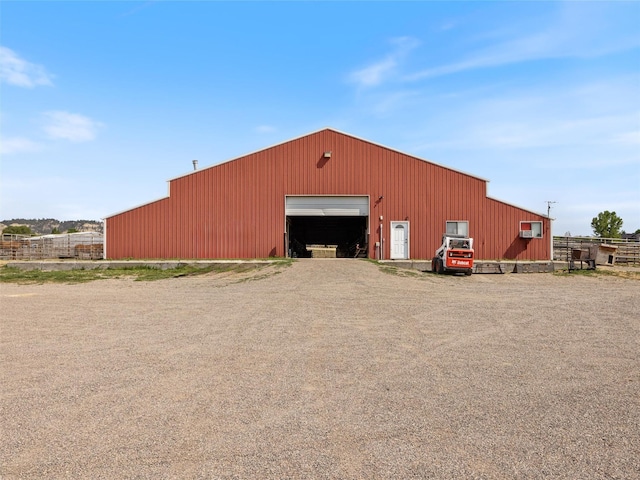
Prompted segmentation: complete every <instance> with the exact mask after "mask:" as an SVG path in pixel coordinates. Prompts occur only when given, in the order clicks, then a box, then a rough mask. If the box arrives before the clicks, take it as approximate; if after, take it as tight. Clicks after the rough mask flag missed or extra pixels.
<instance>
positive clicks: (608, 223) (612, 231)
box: [591, 210, 622, 238]
mask: <svg viewBox="0 0 640 480" xmlns="http://www.w3.org/2000/svg"><path fill="white" fill-rule="evenodd" d="M591 228H592V229H593V233H595V234H596V235H597V236H598V237H604V238H620V230H621V228H622V219H621V218H620V217H619V216H618V215H616V212H610V211H609V210H605V211H604V212H600V213H599V214H598V216H597V217H593V219H592V220H591Z"/></svg>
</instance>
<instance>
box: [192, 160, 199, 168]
mask: <svg viewBox="0 0 640 480" xmlns="http://www.w3.org/2000/svg"><path fill="white" fill-rule="evenodd" d="M191 163H193V169H194V170H197V169H198V160H194V161H193V162H191Z"/></svg>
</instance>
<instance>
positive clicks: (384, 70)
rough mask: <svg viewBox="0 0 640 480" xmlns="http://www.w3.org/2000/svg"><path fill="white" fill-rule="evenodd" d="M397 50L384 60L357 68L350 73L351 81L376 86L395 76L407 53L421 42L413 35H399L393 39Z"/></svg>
mask: <svg viewBox="0 0 640 480" xmlns="http://www.w3.org/2000/svg"><path fill="white" fill-rule="evenodd" d="M391 43H392V44H393V45H395V50H394V51H393V52H391V53H390V54H389V55H387V56H386V57H385V58H383V59H382V60H379V61H377V62H374V63H372V64H371V65H369V66H367V67H364V68H361V69H360V70H356V71H354V72H352V73H351V74H349V77H348V78H349V81H350V82H352V83H355V84H357V85H358V86H360V87H374V86H376V85H380V84H381V83H382V82H384V81H385V80H387V79H388V78H389V77H391V76H393V75H394V74H395V72H396V70H397V68H398V66H399V64H400V62H401V61H402V60H403V59H404V57H406V55H407V54H408V53H409V52H410V51H411V50H413V49H414V48H416V47H417V46H418V45H419V42H418V41H417V40H416V39H414V38H411V37H398V38H394V39H391Z"/></svg>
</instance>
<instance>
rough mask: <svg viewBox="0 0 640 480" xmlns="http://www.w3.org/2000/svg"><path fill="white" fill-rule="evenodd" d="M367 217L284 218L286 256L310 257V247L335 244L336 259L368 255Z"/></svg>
mask: <svg viewBox="0 0 640 480" xmlns="http://www.w3.org/2000/svg"><path fill="white" fill-rule="evenodd" d="M367 218H368V217H364V216H358V217H296V216H292V217H287V230H288V238H289V256H291V257H297V258H309V257H311V256H312V255H311V251H310V250H309V248H310V246H324V247H335V256H336V257H338V258H355V257H366V256H367Z"/></svg>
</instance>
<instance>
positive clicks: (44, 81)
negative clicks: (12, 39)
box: [0, 46, 53, 88]
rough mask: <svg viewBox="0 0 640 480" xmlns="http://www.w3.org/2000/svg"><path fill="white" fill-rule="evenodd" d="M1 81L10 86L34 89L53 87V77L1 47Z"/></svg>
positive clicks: (43, 69) (41, 67)
mask: <svg viewBox="0 0 640 480" xmlns="http://www.w3.org/2000/svg"><path fill="white" fill-rule="evenodd" d="M0 80H1V81H2V82H5V83H7V84H9V85H13V86H16V87H23V88H34V87H37V86H39V85H45V86H52V85H53V75H51V74H50V73H49V72H47V70H46V69H45V68H44V67H43V66H41V65H36V64H35V63H31V62H28V61H26V60H24V59H23V58H20V56H19V55H18V54H17V53H15V52H14V51H13V50H11V49H10V48H7V47H1V46H0Z"/></svg>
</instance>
